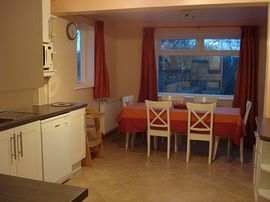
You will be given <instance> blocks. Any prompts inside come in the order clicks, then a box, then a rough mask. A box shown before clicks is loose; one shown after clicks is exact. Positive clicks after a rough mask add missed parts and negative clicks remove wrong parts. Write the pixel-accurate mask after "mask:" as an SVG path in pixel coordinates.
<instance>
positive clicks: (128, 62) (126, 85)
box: [105, 22, 266, 114]
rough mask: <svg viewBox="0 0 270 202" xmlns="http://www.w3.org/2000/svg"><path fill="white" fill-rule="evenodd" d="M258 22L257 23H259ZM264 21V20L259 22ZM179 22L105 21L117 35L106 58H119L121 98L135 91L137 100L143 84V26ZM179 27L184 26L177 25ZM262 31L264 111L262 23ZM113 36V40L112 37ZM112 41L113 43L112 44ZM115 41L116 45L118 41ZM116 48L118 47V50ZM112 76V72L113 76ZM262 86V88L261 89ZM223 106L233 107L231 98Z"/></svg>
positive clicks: (262, 38) (261, 67)
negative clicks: (141, 77)
mask: <svg viewBox="0 0 270 202" xmlns="http://www.w3.org/2000/svg"><path fill="white" fill-rule="evenodd" d="M257 23H258V22H257ZM240 24H243V25H247V24H249V22H233V23H232V22H220V23H216V24H213V23H205V25H204V26H208V25H211V26H213V25H216V26H221V25H240ZM260 24H264V25H265V23H264V22H260ZM175 25H176V23H173V22H172V23H170V24H168V23H167V24H166V25H165V24H162V23H155V24H153V23H147V22H132V23H131V22H126V23H120V22H118V23H115V22H107V23H105V31H106V30H108V29H110V30H111V31H112V30H114V31H115V34H114V35H113V37H112V38H110V40H107V41H106V42H107V44H106V45H107V46H108V49H107V53H108V54H107V56H108V57H107V61H111V60H114V58H113V57H115V56H116V61H115V63H113V65H115V67H114V68H112V69H115V70H116V77H115V76H113V78H116V95H117V96H119V97H122V96H125V95H129V94H133V95H135V100H137V99H138V94H139V87H140V74H141V45H142V28H143V27H145V26H154V27H158V26H175ZM177 26H181V25H179V23H178V25H177ZM261 28H262V30H261V32H260V53H259V55H260V58H259V70H258V72H259V79H258V80H259V81H260V82H259V89H260V91H259V92H258V95H259V98H258V102H259V103H258V107H259V108H258V111H259V113H260V114H262V110H263V107H262V106H263V95H264V92H263V89H264V75H265V72H264V71H265V43H266V36H265V34H266V32H265V29H263V28H265V26H261ZM113 39H114V40H113ZM110 43H113V45H111V44H110ZM115 43H116V44H115ZM115 48H116V49H115ZM115 50H116V51H115ZM110 76H111V75H110ZM261 89H262V90H261ZM220 103H221V104H222V105H224V106H231V105H232V101H231V100H222V101H221V102H220Z"/></svg>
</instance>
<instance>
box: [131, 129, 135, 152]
mask: <svg viewBox="0 0 270 202" xmlns="http://www.w3.org/2000/svg"><path fill="white" fill-rule="evenodd" d="M135 137H136V134H135V133H132V135H131V151H134V141H135Z"/></svg>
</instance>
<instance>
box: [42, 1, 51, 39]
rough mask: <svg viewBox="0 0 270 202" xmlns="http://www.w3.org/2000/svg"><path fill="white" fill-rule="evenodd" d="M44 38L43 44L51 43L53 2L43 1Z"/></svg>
mask: <svg viewBox="0 0 270 202" xmlns="http://www.w3.org/2000/svg"><path fill="white" fill-rule="evenodd" d="M42 28H43V30H42V31H43V32H42V36H43V42H45V43H49V42H50V38H51V37H50V32H51V0H42Z"/></svg>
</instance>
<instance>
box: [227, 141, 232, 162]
mask: <svg viewBox="0 0 270 202" xmlns="http://www.w3.org/2000/svg"><path fill="white" fill-rule="evenodd" d="M231 149H232V140H231V139H228V143H227V161H230V160H231Z"/></svg>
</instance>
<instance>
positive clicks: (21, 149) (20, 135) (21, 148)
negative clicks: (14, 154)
mask: <svg viewBox="0 0 270 202" xmlns="http://www.w3.org/2000/svg"><path fill="white" fill-rule="evenodd" d="M19 138H20V139H19ZM17 142H18V154H21V157H23V142H22V132H20V134H19V135H17ZM19 142H20V150H19Z"/></svg>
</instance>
